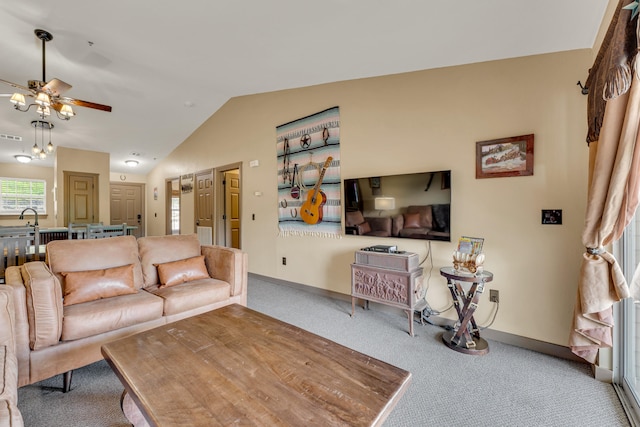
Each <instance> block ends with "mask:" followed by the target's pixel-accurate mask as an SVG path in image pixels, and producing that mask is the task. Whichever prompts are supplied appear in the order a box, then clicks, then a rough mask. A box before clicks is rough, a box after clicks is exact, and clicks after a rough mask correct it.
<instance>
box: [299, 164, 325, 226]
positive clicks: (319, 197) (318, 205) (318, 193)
mask: <svg viewBox="0 0 640 427" xmlns="http://www.w3.org/2000/svg"><path fill="white" fill-rule="evenodd" d="M332 161H333V157H331V156H329V157H327V160H326V161H325V162H324V166H322V172H320V177H318V182H316V185H315V186H314V187H313V189H312V190H309V193H308V194H307V200H306V201H305V202H304V203H303V204H302V207H301V208H300V217H301V218H302V220H303V221H304V222H306V223H307V224H311V225H314V224H317V223H319V222H320V221H322V206H324V204H325V203H327V195H326V194H324V193H323V192H322V190H320V185H321V184H322V179H323V178H324V173H325V172H326V170H327V168H328V167H329V165H330V164H331V162H332Z"/></svg>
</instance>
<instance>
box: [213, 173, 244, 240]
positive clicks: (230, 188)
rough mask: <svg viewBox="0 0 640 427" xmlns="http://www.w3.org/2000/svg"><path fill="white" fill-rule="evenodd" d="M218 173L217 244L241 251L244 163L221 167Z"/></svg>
mask: <svg viewBox="0 0 640 427" xmlns="http://www.w3.org/2000/svg"><path fill="white" fill-rule="evenodd" d="M216 171H217V172H216V181H217V183H218V186H217V188H218V192H217V194H218V195H217V197H216V206H217V208H216V232H217V234H216V244H218V245H222V246H227V247H231V248H236V249H241V246H242V221H241V218H242V215H241V211H242V203H241V201H242V178H241V176H242V163H235V164H231V165H228V166H224V167H220V168H218V169H217V170H216Z"/></svg>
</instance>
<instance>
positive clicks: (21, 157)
mask: <svg viewBox="0 0 640 427" xmlns="http://www.w3.org/2000/svg"><path fill="white" fill-rule="evenodd" d="M13 157H15V158H16V160H17V161H19V162H20V163H29V162H30V161H31V156H27V155H26V154H16V155H15V156H13Z"/></svg>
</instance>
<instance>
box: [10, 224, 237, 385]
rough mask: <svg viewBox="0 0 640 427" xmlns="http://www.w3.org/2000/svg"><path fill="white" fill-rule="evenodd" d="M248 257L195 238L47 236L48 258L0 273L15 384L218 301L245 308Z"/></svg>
mask: <svg viewBox="0 0 640 427" xmlns="http://www.w3.org/2000/svg"><path fill="white" fill-rule="evenodd" d="M247 264H248V261H247V255H246V254H245V253H243V252H242V251H240V250H237V249H232V248H226V247H221V246H201V245H200V243H199V242H198V239H197V236H196V235H195V234H192V235H176V236H155V237H142V238H140V239H138V240H136V239H135V237H133V236H120V237H112V238H109V239H92V240H56V241H53V242H50V243H49V244H47V261H46V263H44V262H29V263H26V264H23V265H22V266H19V267H12V268H9V269H7V272H6V284H7V286H8V288H10V289H11V290H12V293H13V299H14V305H15V311H16V353H17V357H18V385H19V386H23V385H26V384H32V383H34V382H37V381H40V380H43V379H45V378H50V377H52V376H54V375H58V374H61V373H64V374H65V375H64V390H65V391H68V390H69V387H70V384H71V372H72V370H73V369H76V368H79V367H82V366H85V365H88V364H90V363H93V362H96V361H98V360H100V359H102V354H101V353H100V347H101V346H102V344H104V343H106V342H109V341H113V340H116V339H118V338H122V337H126V336H129V335H132V334H135V333H138V332H141V331H144V330H147V329H150V328H154V327H157V326H160V325H163V324H166V323H169V322H173V321H176V320H179V319H182V318H185V317H189V316H193V315H196V314H200V313H203V312H206V311H209V310H213V309H216V308H219V307H222V306H224V305H227V304H232V303H238V304H241V305H245V306H246V303H247Z"/></svg>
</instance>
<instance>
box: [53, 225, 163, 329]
mask: <svg viewBox="0 0 640 427" xmlns="http://www.w3.org/2000/svg"><path fill="white" fill-rule="evenodd" d="M113 238H114V237H110V239H113ZM162 310H163V301H162V299H161V298H158V297H156V296H154V295H152V294H150V293H148V292H138V293H135V294H129V295H120V296H117V297H112V298H105V299H100V300H95V301H89V302H84V303H81V304H74V305H68V306H66V307H64V318H63V321H62V340H63V341H72V340H77V339H80V338H86V337H90V336H93V335H98V334H101V333H104V332H109V331H113V330H116V329H120V328H124V327H127V326H131V325H137V324H139V323H143V322H147V321H150V320H154V319H158V318H160V317H162Z"/></svg>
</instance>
